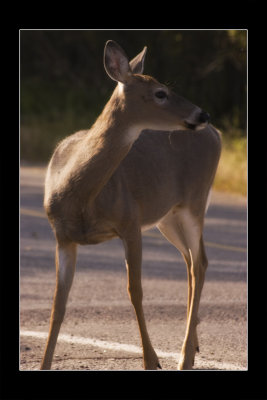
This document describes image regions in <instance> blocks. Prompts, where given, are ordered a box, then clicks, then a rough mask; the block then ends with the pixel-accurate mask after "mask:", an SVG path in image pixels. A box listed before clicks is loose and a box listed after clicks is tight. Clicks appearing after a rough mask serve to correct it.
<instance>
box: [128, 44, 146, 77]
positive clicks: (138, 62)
mask: <svg viewBox="0 0 267 400" xmlns="http://www.w3.org/2000/svg"><path fill="white" fill-rule="evenodd" d="M146 51H147V47H146V46H145V47H144V48H143V50H142V51H141V53H139V54H137V56H136V57H134V58H133V59H132V60H131V61H130V67H131V70H132V72H133V74H142V73H143V72H144V61H145V56H146Z"/></svg>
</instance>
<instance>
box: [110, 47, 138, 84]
mask: <svg viewBox="0 0 267 400" xmlns="http://www.w3.org/2000/svg"><path fill="white" fill-rule="evenodd" d="M104 67H105V70H106V73H107V74H108V76H109V77H110V78H111V79H113V80H114V81H117V82H122V83H126V82H127V81H128V79H129V78H130V77H131V75H132V70H131V68H130V65H129V60H128V57H127V55H126V53H125V51H124V50H123V49H122V48H121V47H120V46H119V45H118V44H117V43H116V42H114V41H113V40H109V41H108V42H107V43H106V46H105V50H104Z"/></svg>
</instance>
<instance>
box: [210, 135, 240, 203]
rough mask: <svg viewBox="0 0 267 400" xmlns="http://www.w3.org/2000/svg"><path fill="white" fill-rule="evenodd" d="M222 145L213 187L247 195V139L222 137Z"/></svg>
mask: <svg viewBox="0 0 267 400" xmlns="http://www.w3.org/2000/svg"><path fill="white" fill-rule="evenodd" d="M222 140H223V147H222V154H221V159H220V162H219V166H218V170H217V174H216V177H215V181H214V185H213V188H214V189H215V190H219V191H223V192H231V193H237V194H240V195H243V196H246V195H247V139H246V138H234V139H229V138H227V139H226V138H225V137H223V139H222Z"/></svg>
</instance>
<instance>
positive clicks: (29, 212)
mask: <svg viewBox="0 0 267 400" xmlns="http://www.w3.org/2000/svg"><path fill="white" fill-rule="evenodd" d="M20 213H21V214H22V215H29V216H31V217H39V218H46V215H45V213H44V212H42V211H36V210H30V209H28V208H21V209H20ZM143 235H144V236H149V237H154V238H160V239H161V238H162V235H161V234H160V233H157V232H148V231H147V232H143ZM205 245H206V246H207V247H215V248H217V249H223V250H230V251H239V252H242V253H246V251H247V249H244V248H243V247H237V246H228V245H225V244H219V243H213V242H205Z"/></svg>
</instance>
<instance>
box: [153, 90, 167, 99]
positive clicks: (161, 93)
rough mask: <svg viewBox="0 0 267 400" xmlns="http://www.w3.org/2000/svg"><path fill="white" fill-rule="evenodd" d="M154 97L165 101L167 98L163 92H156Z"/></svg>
mask: <svg viewBox="0 0 267 400" xmlns="http://www.w3.org/2000/svg"><path fill="white" fill-rule="evenodd" d="M155 96H156V97H157V98H158V99H161V100H162V99H166V98H167V93H166V92H164V90H158V91H157V92H156V93H155Z"/></svg>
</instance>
